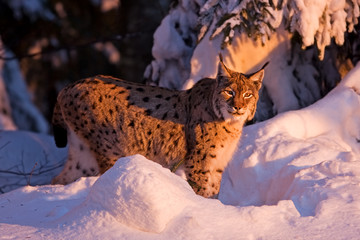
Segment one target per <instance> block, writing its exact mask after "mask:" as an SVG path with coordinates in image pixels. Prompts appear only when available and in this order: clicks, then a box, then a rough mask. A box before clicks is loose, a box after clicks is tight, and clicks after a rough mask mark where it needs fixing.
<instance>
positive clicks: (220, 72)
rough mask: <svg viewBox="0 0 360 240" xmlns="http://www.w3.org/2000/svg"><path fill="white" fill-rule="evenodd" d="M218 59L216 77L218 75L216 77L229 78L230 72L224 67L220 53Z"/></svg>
mask: <svg viewBox="0 0 360 240" xmlns="http://www.w3.org/2000/svg"><path fill="white" fill-rule="evenodd" d="M219 59H220V61H219V66H218V73H217V75H218V76H226V77H230V76H231V73H232V71H231V70H230V69H228V68H227V67H226V66H225V64H224V61H223V57H222V55H221V53H219Z"/></svg>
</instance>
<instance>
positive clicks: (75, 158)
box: [51, 129, 99, 185]
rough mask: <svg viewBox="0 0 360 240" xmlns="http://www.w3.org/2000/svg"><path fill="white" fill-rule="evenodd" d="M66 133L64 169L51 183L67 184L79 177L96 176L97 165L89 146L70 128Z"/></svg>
mask: <svg viewBox="0 0 360 240" xmlns="http://www.w3.org/2000/svg"><path fill="white" fill-rule="evenodd" d="M69 131H70V133H69V134H68V143H69V151H68V158H67V161H66V163H65V166H64V169H63V170H62V171H61V173H60V174H59V175H58V176H57V177H55V178H54V179H53V180H52V182H51V183H52V184H64V185H65V184H69V183H72V182H74V181H75V180H77V179H78V178H80V177H87V176H96V175H98V174H99V166H98V163H97V162H96V158H95V157H94V155H93V154H92V153H91V151H90V148H89V146H88V145H87V144H85V143H84V142H83V141H82V140H81V139H80V138H79V137H78V136H77V135H76V134H75V133H74V132H73V131H72V130H70V129H69Z"/></svg>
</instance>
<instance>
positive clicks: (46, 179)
mask: <svg viewBox="0 0 360 240" xmlns="http://www.w3.org/2000/svg"><path fill="white" fill-rule="evenodd" d="M66 154H67V152H66V149H64V148H62V149H59V148H56V147H55V142H54V139H53V137H51V136H48V135H44V134H36V133H31V132H25V131H0V193H4V192H8V191H11V190H13V189H15V188H18V187H21V186H26V185H32V186H36V185H43V184H49V183H50V182H51V179H52V178H53V177H54V176H55V175H57V174H59V173H60V171H61V169H62V166H63V163H64V161H65V159H66Z"/></svg>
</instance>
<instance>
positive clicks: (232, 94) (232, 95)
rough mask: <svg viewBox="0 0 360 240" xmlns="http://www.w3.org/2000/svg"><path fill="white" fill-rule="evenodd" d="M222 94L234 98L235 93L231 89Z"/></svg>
mask: <svg viewBox="0 0 360 240" xmlns="http://www.w3.org/2000/svg"><path fill="white" fill-rule="evenodd" d="M224 93H225V94H226V95H228V96H229V97H234V96H235V92H234V91H233V90H231V89H225V90H224Z"/></svg>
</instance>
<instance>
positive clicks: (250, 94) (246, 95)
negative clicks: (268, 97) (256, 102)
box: [243, 92, 253, 98]
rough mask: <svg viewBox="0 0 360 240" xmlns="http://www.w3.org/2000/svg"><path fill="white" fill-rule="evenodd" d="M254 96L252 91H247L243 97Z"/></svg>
mask: <svg viewBox="0 0 360 240" xmlns="http://www.w3.org/2000/svg"><path fill="white" fill-rule="evenodd" d="M252 96H253V95H252V93H251V92H246V93H244V94H243V97H244V98H251V97H252Z"/></svg>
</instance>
